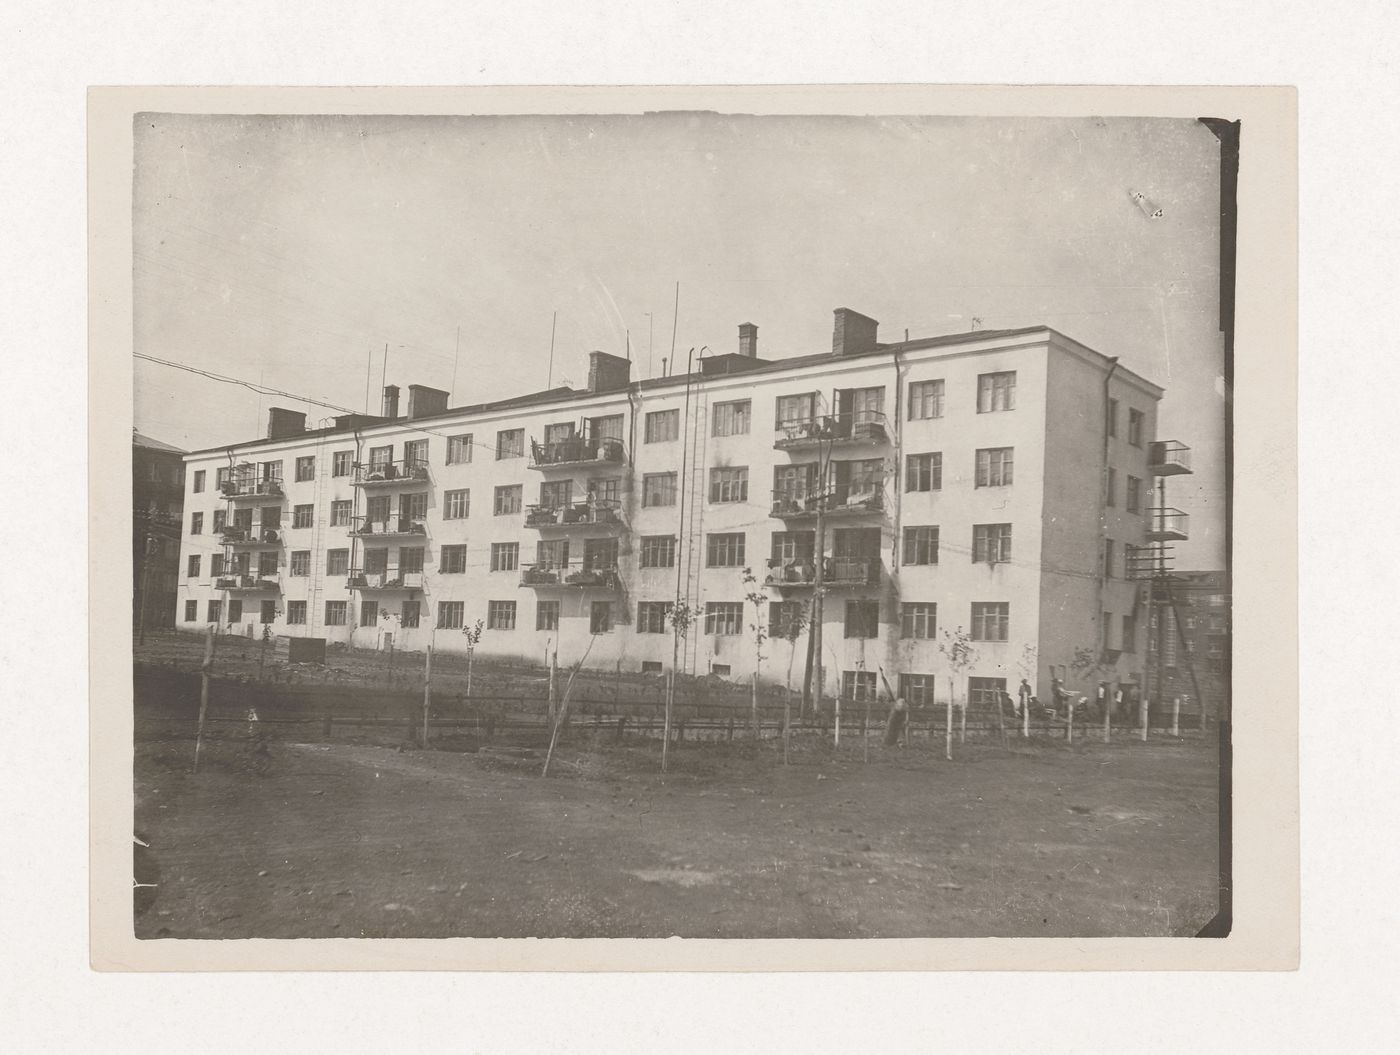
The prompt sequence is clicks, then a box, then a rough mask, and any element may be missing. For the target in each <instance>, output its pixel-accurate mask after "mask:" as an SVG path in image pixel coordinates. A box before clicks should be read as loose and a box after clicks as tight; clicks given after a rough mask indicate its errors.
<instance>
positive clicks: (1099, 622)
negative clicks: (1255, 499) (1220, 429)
mask: <svg viewBox="0 0 1400 1055" xmlns="http://www.w3.org/2000/svg"><path fill="white" fill-rule="evenodd" d="M1117 369H1118V357H1117V356H1116V355H1114V356H1109V359H1108V372H1107V373H1106V374H1104V375H1103V414H1102V416H1101V417H1102V420H1101V422H1100V427H1101V428H1102V429H1103V459H1102V465H1101V466H1100V468H1099V542H1100V546H1099V606H1098V611H1097V612H1096V613H1095V616H1094V625H1095V626H1096V627H1097V628H1098V636H1099V640H1098V645H1099V652H1100V654H1101V655H1102V653H1103V649H1104V640H1105V637H1106V635H1105V633H1104V631H1105V630H1107V629H1108V627H1107V626H1106V625H1105V624H1104V608H1103V606H1104V595H1105V593H1106V592H1107V590H1108V568H1107V567H1105V561H1104V557H1105V549H1106V545H1107V544H1106V543H1105V542H1104V540H1105V538H1106V537H1107V532H1108V451H1109V442H1110V439H1111V437H1110V436H1109V432H1108V409H1109V406H1110V404H1109V395H1108V390H1109V385H1110V383H1111V382H1112V380H1113V374H1114V371H1116V370H1117ZM1104 703H1105V706H1107V705H1108V703H1109V695H1108V694H1107V693H1105V699H1104Z"/></svg>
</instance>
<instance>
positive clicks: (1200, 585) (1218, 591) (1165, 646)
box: [1148, 571, 1230, 716]
mask: <svg viewBox="0 0 1400 1055" xmlns="http://www.w3.org/2000/svg"><path fill="white" fill-rule="evenodd" d="M1170 579H1171V599H1172V600H1174V601H1175V602H1176V612H1177V614H1178V615H1179V616H1180V624H1179V625H1178V622H1177V618H1176V617H1174V616H1173V615H1172V608H1171V607H1170V605H1167V604H1158V605H1155V606H1154V607H1155V608H1156V611H1155V612H1154V613H1153V618H1152V621H1151V628H1152V632H1151V637H1150V640H1149V642H1148V653H1149V655H1150V656H1151V664H1150V681H1151V691H1150V695H1151V696H1152V699H1153V700H1154V701H1156V700H1157V699H1158V698H1159V697H1160V699H1161V700H1162V701H1163V703H1164V705H1166V706H1170V701H1171V700H1172V698H1173V697H1175V696H1180V697H1181V699H1182V704H1183V708H1184V709H1185V710H1186V711H1187V712H1190V713H1199V710H1200V708H1199V706H1198V704H1197V696H1196V693H1197V691H1198V689H1199V692H1200V694H1201V696H1203V697H1204V698H1205V702H1206V713H1207V714H1208V715H1211V716H1218V715H1220V714H1223V713H1227V708H1226V706H1225V705H1226V702H1227V700H1228V696H1229V692H1230V586H1229V578H1228V576H1227V575H1226V573H1225V572H1223V571H1178V572H1172V573H1171V575H1170ZM1159 616H1160V618H1159ZM1159 656H1160V657H1161V664H1160V666H1159V665H1158V657H1159ZM1192 667H1194V668H1195V675H1196V681H1195V684H1193V683H1192V679H1191V674H1192V670H1191V668H1192ZM1159 671H1160V672H1161V677H1162V683H1161V692H1160V693H1159V692H1158V691H1157V679H1158V675H1159Z"/></svg>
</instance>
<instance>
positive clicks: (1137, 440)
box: [1128, 407, 1143, 447]
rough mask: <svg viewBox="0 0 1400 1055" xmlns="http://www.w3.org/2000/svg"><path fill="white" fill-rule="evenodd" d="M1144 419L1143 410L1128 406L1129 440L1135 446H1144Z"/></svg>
mask: <svg viewBox="0 0 1400 1055" xmlns="http://www.w3.org/2000/svg"><path fill="white" fill-rule="evenodd" d="M1142 420H1143V413H1142V411H1140V410H1134V409H1133V408H1132V407H1129V408H1128V442H1129V443H1131V444H1132V445H1133V446H1134V447H1141V446H1142Z"/></svg>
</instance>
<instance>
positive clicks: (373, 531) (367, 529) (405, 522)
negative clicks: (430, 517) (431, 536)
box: [350, 517, 427, 536]
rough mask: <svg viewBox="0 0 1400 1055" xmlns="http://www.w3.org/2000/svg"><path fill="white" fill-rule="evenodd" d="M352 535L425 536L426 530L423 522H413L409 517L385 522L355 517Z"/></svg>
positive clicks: (393, 518)
mask: <svg viewBox="0 0 1400 1055" xmlns="http://www.w3.org/2000/svg"><path fill="white" fill-rule="evenodd" d="M350 534H352V535H383V536H393V535H425V534H427V529H426V528H424V527H423V521H421V520H414V519H412V518H410V517H389V518H387V519H385V520H378V519H376V520H371V519H370V518H369V517H357V518H356V520H355V524H354V526H353V527H352V528H351V529H350Z"/></svg>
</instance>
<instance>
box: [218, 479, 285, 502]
mask: <svg viewBox="0 0 1400 1055" xmlns="http://www.w3.org/2000/svg"><path fill="white" fill-rule="evenodd" d="M219 491H220V493H221V494H222V495H223V496H224V497H225V498H232V499H234V500H235V501H236V500H238V499H240V498H285V497H286V496H287V493H286V492H285V491H284V490H282V481H281V480H274V479H271V478H269V479H266V480H225V481H224V482H223V483H222V484H220V485H219Z"/></svg>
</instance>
